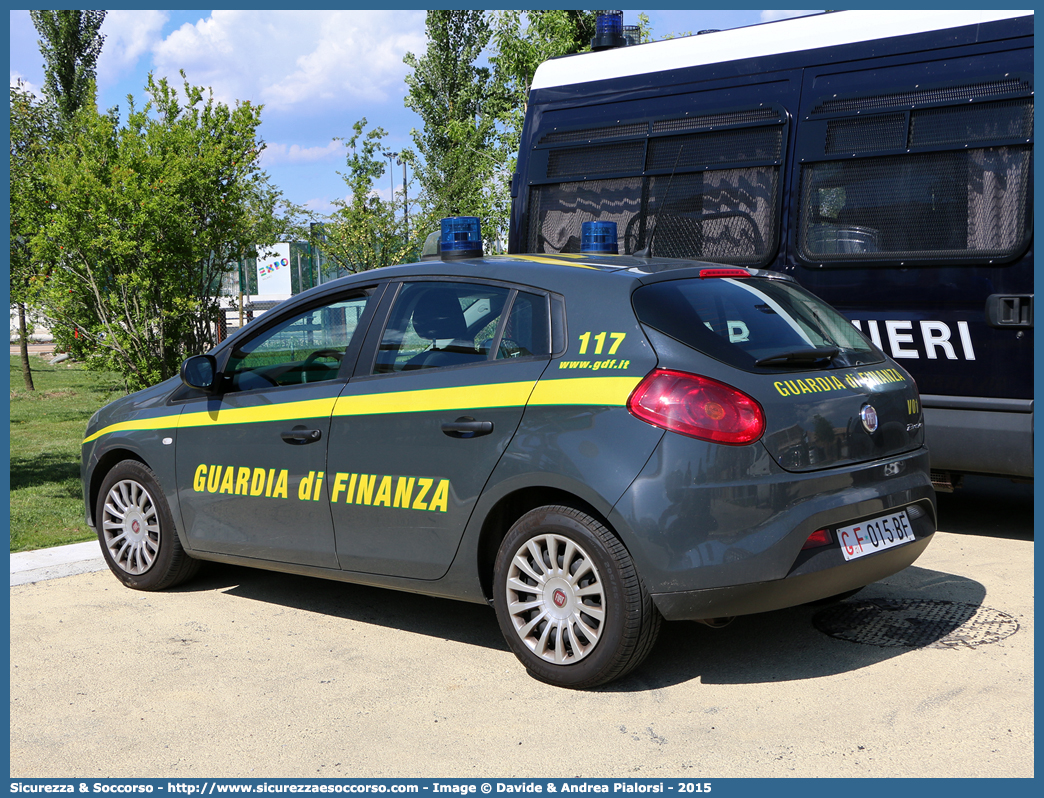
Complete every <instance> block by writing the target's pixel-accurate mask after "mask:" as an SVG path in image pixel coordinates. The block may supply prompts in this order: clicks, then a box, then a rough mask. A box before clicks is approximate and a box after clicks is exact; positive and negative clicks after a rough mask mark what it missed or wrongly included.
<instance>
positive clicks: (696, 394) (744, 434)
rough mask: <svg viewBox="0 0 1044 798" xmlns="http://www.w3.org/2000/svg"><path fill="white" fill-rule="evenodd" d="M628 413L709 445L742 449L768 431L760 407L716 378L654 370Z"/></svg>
mask: <svg viewBox="0 0 1044 798" xmlns="http://www.w3.org/2000/svg"><path fill="white" fill-rule="evenodd" d="M627 409H628V410H630V411H631V412H632V413H633V414H634V415H636V416H637V417H638V418H640V419H641V420H642V421H647V422H648V423H650V424H655V425H656V426H657V427H663V428H664V429H668V430H671V431H672V432H680V433H681V434H682V435H689V436H691V437H693V438H699V439H701V440H705V441H713V442H715V443H727V444H731V445H734V446H739V445H742V444H746V443H752V442H753V441H756V440H757V439H758V438H760V437H761V433H763V432H764V431H765V413H764V411H763V410H762V409H761V405H759V404H758V403H757V402H755V401H754V400H753V399H751V398H750V397H749V396H747V395H746V394H745V393H743V392H741V391H738V390H736V389H735V388H733V387H731V386H729V385H725V384H724V383H721V382H718V381H717V380H712V379H709V378H708V377H701V376H699V375H698V374H687V373H685V372H683V371H669V370H667V369H655V370H654V371H652V372H650V373H649V375H648V376H647V377H646V378H645V379H644V380H642V381H641V383H640V384H639V385H638V387H637V388H635V389H634V392H633V393H632V394H631V398H630V399H628V400H627Z"/></svg>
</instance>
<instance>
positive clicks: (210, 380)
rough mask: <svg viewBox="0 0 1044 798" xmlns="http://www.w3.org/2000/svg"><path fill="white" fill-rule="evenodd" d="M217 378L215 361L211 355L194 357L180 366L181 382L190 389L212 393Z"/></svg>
mask: <svg viewBox="0 0 1044 798" xmlns="http://www.w3.org/2000/svg"><path fill="white" fill-rule="evenodd" d="M216 377H217V361H216V360H215V359H214V357H213V355H196V356H195V357H190V358H189V359H188V360H186V361H185V362H184V363H182V364H181V381H182V382H183V383H185V384H186V385H187V386H189V387H190V388H198V389H199V390H201V391H207V392H208V393H209V392H212V391H213V390H214V383H215V378H216Z"/></svg>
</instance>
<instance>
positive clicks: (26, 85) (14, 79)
mask: <svg viewBox="0 0 1044 798" xmlns="http://www.w3.org/2000/svg"><path fill="white" fill-rule="evenodd" d="M19 81H21V83H22V88H23V89H25V91H27V92H29V93H30V94H35V95H36V96H37V97H42V96H43V92H42V91H41V90H40V87H39V86H34V85H33V84H32V83H30V82H29V81H28V80H26V79H25V76H24V75H23V74H22V73H21V72H17V71H15V70H13V69H12V70H11V85H12V86H14V85H15V84H17V83H18V82H19Z"/></svg>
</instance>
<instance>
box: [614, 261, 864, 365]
mask: <svg viewBox="0 0 1044 798" xmlns="http://www.w3.org/2000/svg"><path fill="white" fill-rule="evenodd" d="M633 303H634V309H635V312H636V313H637V315H638V318H639V320H640V321H641V322H642V323H644V324H648V325H649V326H650V327H653V328H655V329H657V330H659V331H660V332H662V333H665V334H666V335H669V336H671V337H672V338H676V339H677V340H679V341H681V342H682V343H684V344H686V345H688V346H691V347H693V348H694V349H698V350H699V351H701V352H703V353H705V354H707V355H710V356H711V357H713V358H716V359H718V360H722V361H724V362H726V363H729V364H730V365H733V366H736V367H737V368H741V369H745V370H748V371H761V370H763V369H767V370H774V371H785V370H787V369H793V368H794V366H795V365H801V366H804V367H807V366H808V365H810V364H811V363H812V362H815V361H816V360H817V359H818V360H821V361H822V362H821V363H820V365H821V367H824V368H826V367H830V366H833V367H838V368H840V367H844V366H855V365H862V364H864V363H878V362H880V361H882V360H883V359H884V355H883V354H881V352H880V351H879V350H877V349H876V348H875V347H874V346H873V345H872V344H871V343H870V342H869V341H867V340H866V339H865V338H864V337H863V336H862V334H861V333H860V332H859V331H858V330H856V329H855V327H853V326H852V324H851V322H849V321H848V320H847V319H845V317H844V316H842V315H841V314H840V313H838V312H837V311H836V310H834V309H833V308H832V307H830V306H829V305H827V304H826V303H825V302H823V301H822V300H821V299H818V298H817V297H815V296H813V295H812V294H810V293H808V292H807V291H805V290H804V289H803V288H801V287H799V286H797V285H795V284H793V283H789V282H784V281H782V280H766V279H753V278H752V279H746V278H741V279H736V278H710V279H694V278H689V279H685V280H671V281H667V282H661V283H653V284H652V285H646V286H643V287H642V288H639V289H638V290H637V291H635V292H634V296H633ZM835 349H836V350H837V351H836V353H835V352H833V350H835ZM758 361H762V363H763V364H764V365H762V366H759V365H757V364H758ZM766 361H768V362H766Z"/></svg>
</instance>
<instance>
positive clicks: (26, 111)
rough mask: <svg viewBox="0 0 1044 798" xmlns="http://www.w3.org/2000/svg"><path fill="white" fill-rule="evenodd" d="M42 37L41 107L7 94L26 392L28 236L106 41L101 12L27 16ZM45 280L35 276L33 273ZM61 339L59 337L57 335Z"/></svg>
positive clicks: (29, 378)
mask: <svg viewBox="0 0 1044 798" xmlns="http://www.w3.org/2000/svg"><path fill="white" fill-rule="evenodd" d="M29 13H30V16H31V17H32V20H33V24H34V25H35V26H36V29H37V31H38V32H39V33H40V35H41V36H42V37H43V39H42V40H40V41H39V45H40V52H41V54H42V55H43V57H44V96H45V97H46V98H47V100H48V101H49V103H48V104H47V105H44V104H41V103H39V102H38V101H37V100H36V99H35V98H34V97H33V95H32V94H30V93H29V92H27V91H25V89H24V87H23V86H22V84H21V83H20V82H19V84H18V85H17V86H16V87H12V89H11V108H10V110H11V216H10V220H11V298H12V300H13V301H14V303H15V305H16V307H17V308H18V339H19V349H20V354H21V363H22V378H23V380H24V382H25V387H26V390H29V391H32V390H34V389H35V386H34V385H33V372H32V366H31V365H30V362H29V339H28V335H27V332H26V316H27V315H29V314H30V313H31V310H30V308H31V307H32V306H33V302H34V289H35V288H37V287H38V286H39V285H40V284H42V283H41V281H42V279H43V278H44V274H45V273H46V271H47V268H46V267H45V266H41V265H39V264H37V263H35V262H34V260H33V258H32V255H31V251H30V246H29V234H28V232H27V231H29V230H33V229H35V228H36V227H37V226H38V220H39V217H40V215H41V214H42V212H43V209H44V207H45V206H46V200H45V198H44V197H43V196H41V195H40V193H39V188H40V183H41V181H40V175H41V173H42V170H43V169H44V168H45V167H44V163H45V161H46V159H47V157H48V155H49V153H48V150H49V148H50V147H52V146H53V145H54V143H55V141H56V140H57V138H58V137H59V136H60V127H61V126H64V125H65V124H66V123H67V122H68V121H69V120H70V119H72V117H73V116H74V115H75V114H76V112H77V110H79V108H80V107H81V106H83V105H84V103H86V102H88V101H93V99H94V94H93V88H92V85H93V84H92V82H93V80H94V66H95V63H96V62H97V60H98V55H99V54H100V53H101V47H102V42H103V41H104V40H105V37H104V36H102V35H101V34H100V33H99V32H98V30H99V28H100V27H101V24H102V21H103V20H104V19H105V12H104V11H68V10H66V11H30V12H29ZM41 271H42V272H43V273H44V274H36V273H35V272H41ZM59 335H60V334H59Z"/></svg>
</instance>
